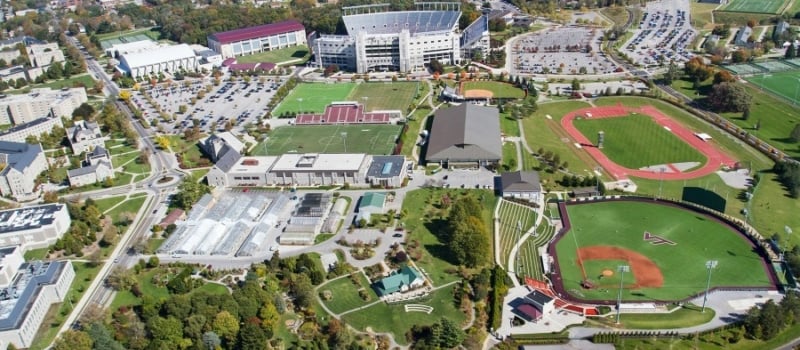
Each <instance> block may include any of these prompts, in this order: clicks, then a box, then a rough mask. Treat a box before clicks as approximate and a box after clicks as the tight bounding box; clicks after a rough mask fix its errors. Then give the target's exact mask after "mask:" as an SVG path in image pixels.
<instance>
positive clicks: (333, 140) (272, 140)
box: [253, 124, 402, 156]
mask: <svg viewBox="0 0 800 350" xmlns="http://www.w3.org/2000/svg"><path fill="white" fill-rule="evenodd" d="M401 129H402V126H400V125H385V124H383V125H366V124H361V125H303V126H298V125H294V126H285V127H280V128H277V129H275V130H274V131H272V132H271V133H270V134H269V138H268V139H267V140H266V141H264V142H262V143H260V144H258V146H256V147H255V148H254V149H253V155H259V156H263V155H281V154H284V153H366V154H373V155H389V154H392V150H393V149H394V146H395V142H396V141H397V137H398V136H399V135H400V130H401Z"/></svg>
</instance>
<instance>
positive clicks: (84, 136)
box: [67, 120, 108, 155]
mask: <svg viewBox="0 0 800 350" xmlns="http://www.w3.org/2000/svg"><path fill="white" fill-rule="evenodd" d="M67 139H69V144H70V146H72V153H74V154H76V155H79V154H81V153H83V152H89V151H91V150H93V149H95V147H103V146H105V141H106V140H107V139H108V137H103V134H102V133H101V132H100V126H99V125H97V123H92V122H87V121H84V120H78V121H75V125H74V126H72V127H71V128H67Z"/></svg>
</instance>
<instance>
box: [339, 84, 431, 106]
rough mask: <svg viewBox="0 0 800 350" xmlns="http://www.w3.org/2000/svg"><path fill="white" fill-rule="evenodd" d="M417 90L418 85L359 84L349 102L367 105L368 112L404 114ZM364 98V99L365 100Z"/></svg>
mask: <svg viewBox="0 0 800 350" xmlns="http://www.w3.org/2000/svg"><path fill="white" fill-rule="evenodd" d="M417 90H419V83H417V82H413V83H401V82H397V83H383V82H380V83H361V84H358V85H356V88H355V89H354V90H353V92H352V93H351V94H350V97H349V100H351V101H356V102H358V103H363V104H366V105H367V110H368V111H375V110H389V109H392V110H400V111H403V112H405V111H406V109H408V106H409V105H411V102H413V101H414V96H415V95H416V94H417ZM365 98H366V99H365Z"/></svg>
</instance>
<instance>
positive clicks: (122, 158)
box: [111, 152, 139, 169]
mask: <svg viewBox="0 0 800 350" xmlns="http://www.w3.org/2000/svg"><path fill="white" fill-rule="evenodd" d="M138 156H139V152H130V153H124V154H119V155H114V156H112V157H111V164H112V165H113V166H114V168H115V169H116V168H119V167H121V166H122V165H123V164H125V163H128V162H131V161H133V160H134V159H136V157H138ZM131 163H133V162H131Z"/></svg>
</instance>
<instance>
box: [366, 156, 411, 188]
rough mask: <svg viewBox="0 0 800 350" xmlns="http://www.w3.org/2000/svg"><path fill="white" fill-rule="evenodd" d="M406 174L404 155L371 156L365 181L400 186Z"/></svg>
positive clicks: (384, 185) (376, 184) (374, 184)
mask: <svg viewBox="0 0 800 350" xmlns="http://www.w3.org/2000/svg"><path fill="white" fill-rule="evenodd" d="M407 174H408V165H406V157H405V156H372V163H371V164H370V165H369V170H367V181H368V182H369V184H370V185H372V186H383V187H400V186H402V185H403V179H404V178H405V177H406V175H407Z"/></svg>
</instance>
